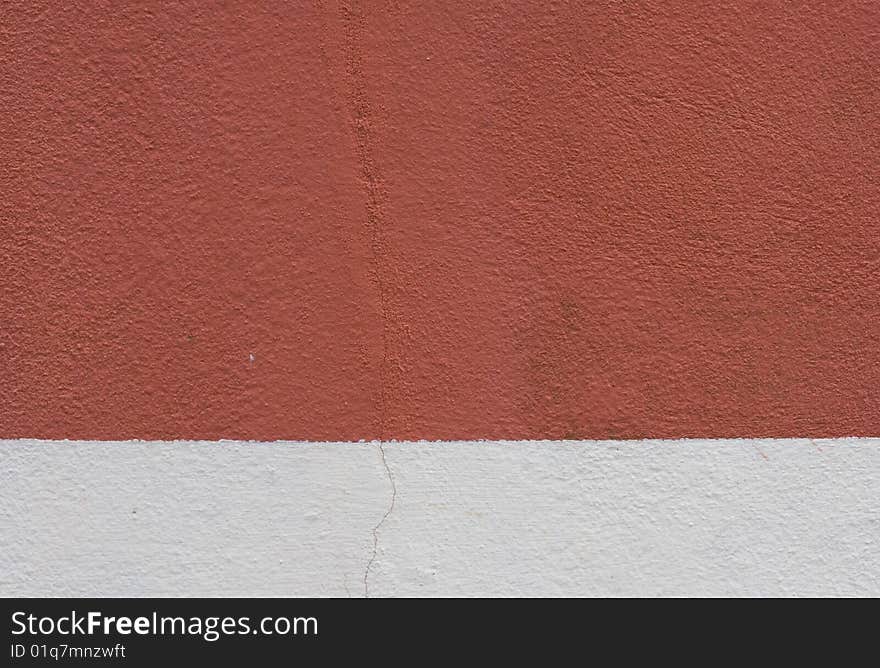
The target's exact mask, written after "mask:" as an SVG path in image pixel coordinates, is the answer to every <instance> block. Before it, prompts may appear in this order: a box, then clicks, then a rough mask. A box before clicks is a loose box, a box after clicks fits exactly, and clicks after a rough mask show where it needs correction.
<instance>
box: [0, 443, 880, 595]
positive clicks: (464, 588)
mask: <svg viewBox="0 0 880 668" xmlns="http://www.w3.org/2000/svg"><path fill="white" fill-rule="evenodd" d="M382 447H383V448H384V452H385V463H387V468H386V466H385V464H384V463H383V459H382V457H381V452H380V448H379V445H378V444H377V443H339V444H307V443H274V444H258V443H234V442H221V443H158V442H156V443H142V442H131V443H81V442H61V443H58V442H54V443H52V442H38V441H17V442H0V537H2V549H0V594H6V595H24V594H29V595H48V594H55V595H104V596H107V595H122V596H136V595H148V594H169V595H209V596H210V595H232V594H242V595H261V594H262V595H269V596H285V595H317V596H348V595H351V596H363V595H364V593H365V575H367V571H368V570H369V573H368V582H367V583H366V584H367V586H368V593H369V595H370V596H386V595H414V596H419V595H550V596H555V595H875V596H876V595H880V440H877V439H873V440H871V439H839V440H733V441H701V440H689V441H638V442H633V441H628V442H627V441H623V442H509V443H504V442H480V443H474V442H469V443H468V442H458V443H386V444H384V445H383V446H382ZM389 474H390V476H391V478H389ZM392 480H393V487H392ZM392 490H395V491H394V493H393V492H392ZM392 498H393V507H392ZM374 539H375V543H374Z"/></svg>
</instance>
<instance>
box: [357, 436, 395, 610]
mask: <svg viewBox="0 0 880 668" xmlns="http://www.w3.org/2000/svg"><path fill="white" fill-rule="evenodd" d="M378 446H379V447H378V450H379V456H380V457H381V459H382V466H383V467H384V468H385V475H387V476H388V482H389V483H391V502H390V503H389V504H388V509H387V510H386V511H385V514H384V515H382V519H380V520H379V523H378V524H376V526H374V527H373V552H372V553H371V554H370V559H369V561H367V567H366V569H364V598H369V597H370V569H371V568H372V567H373V562H374V561H376V555H377V554H378V553H379V529H381V528H382V525H383V524H385V521H386V520H387V519H388V517H389V516H390V515H391V512H392V511H393V510H394V503H395V502H396V501H397V484H396V483H395V482H394V474H393V473H392V472H391V467H390V466H388V458H387V457H386V456H385V445H384V444H383V443H382V441H379V443H378Z"/></svg>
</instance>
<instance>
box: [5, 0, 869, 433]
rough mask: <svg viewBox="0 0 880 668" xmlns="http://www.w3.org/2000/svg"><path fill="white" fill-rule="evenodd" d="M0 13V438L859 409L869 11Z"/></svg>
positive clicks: (685, 5)
mask: <svg viewBox="0 0 880 668" xmlns="http://www.w3.org/2000/svg"><path fill="white" fill-rule="evenodd" d="M17 4H18V5H19V6H12V5H10V4H7V5H5V6H4V7H3V8H2V10H0V13H2V21H0V25H2V36H3V37H2V44H3V46H2V50H0V81H2V85H0V95H2V98H0V105H2V108H0V135H2V137H3V153H4V159H3V161H2V163H0V193H2V205H0V216H2V217H0V281H2V283H0V437H51V438H96V439H97V438H101V439H117V438H118V439H126V438H219V437H228V438H253V439H280V438H285V439H346V440H347V439H360V438H365V439H367V438H376V437H384V438H444V439H448V438H503V437H509V438H563V437H565V438H605V437H612V438H624V437H655V436H656V437H660V436H663V437H676V436H703V437H709V436H794V435H797V436H842V435H877V434H880V389H878V388H880V289H878V285H880V188H878V186H880V174H878V167H880V117H878V116H880V111H878V110H880V49H878V44H880V3H874V2H834V3H827V5H826V3H815V2H810V3H798V2H793V3H781V2H779V3H776V2H773V3H754V4H750V3H745V2H731V3H722V2H699V3H698V2H690V1H688V2H678V3H666V2H641V3H629V2H626V3H624V2H600V3H585V2H566V3H562V2H546V1H540V2H537V1H536V2H496V3H490V2H473V1H469V2H428V3H411V4H412V6H411V7H407V6H406V5H407V4H410V3H384V2H383V3H379V2H376V3H374V2H369V3H361V4H359V5H356V6H354V7H346V6H344V5H342V4H338V3H335V2H316V3H307V2H304V3H296V4H295V5H288V4H287V3H279V2H264V3H258V2H233V3H225V6H226V9H224V8H223V6H224V5H221V4H213V3H211V4H209V3H202V2H179V3H170V4H167V5H166V4H164V3H163V4H162V5H161V6H160V5H155V6H153V5H152V4H151V3H140V2H138V3H134V2H131V3H127V2H112V3H111V2H104V3H96V2H70V3H44V4H43V5H40V4H38V3H17ZM147 5H149V6H147ZM251 356H252V357H251Z"/></svg>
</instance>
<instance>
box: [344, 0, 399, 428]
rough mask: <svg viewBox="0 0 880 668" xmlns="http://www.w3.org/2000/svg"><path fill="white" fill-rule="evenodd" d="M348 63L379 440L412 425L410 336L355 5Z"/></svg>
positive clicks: (348, 29)
mask: <svg viewBox="0 0 880 668" xmlns="http://www.w3.org/2000/svg"><path fill="white" fill-rule="evenodd" d="M341 12H342V22H343V26H344V30H343V33H344V45H343V49H344V57H345V74H346V85H347V88H348V104H349V106H350V108H351V113H352V115H353V123H354V139H355V150H356V152H357V159H358V164H359V166H360V171H361V176H362V178H363V181H364V185H365V190H366V196H367V197H366V198H367V203H366V208H367V211H366V214H367V221H366V229H367V232H368V237H369V244H370V254H371V265H372V266H371V267H370V276H371V280H372V283H373V286H374V289H375V292H376V294H377V299H378V307H379V317H380V320H381V345H382V353H381V360H380V362H379V370H378V371H379V382H378V396H377V397H376V417H375V430H376V436H377V438H378V439H379V440H383V439H388V438H391V437H392V436H393V435H399V434H400V433H403V432H402V430H405V429H406V428H407V427H408V426H409V419H408V416H407V415H406V413H405V411H403V410H402V406H407V405H409V401H406V399H407V397H406V396H405V395H406V394H407V383H406V373H407V364H406V360H405V349H406V346H407V340H408V337H409V330H408V328H407V327H406V324H405V312H404V311H403V310H402V309H401V307H400V305H399V302H398V301H397V299H396V298H395V290H396V289H397V288H399V286H400V285H401V284H402V283H403V280H402V279H401V274H400V272H399V271H398V268H397V266H396V264H395V262H394V259H393V254H392V252H391V251H392V247H391V244H390V243H389V241H388V239H387V230H386V226H387V225H386V223H387V221H386V218H385V211H384V209H385V202H386V200H387V195H386V193H385V188H384V184H383V181H382V176H381V174H380V170H379V167H378V164H377V161H376V159H375V149H374V145H375V139H374V137H373V119H374V116H375V114H374V113H373V109H372V106H371V104H370V100H369V96H368V95H367V86H366V84H365V79H366V74H365V68H364V62H363V61H364V59H363V54H362V51H363V49H362V46H361V42H362V40H363V36H362V35H363V32H364V23H365V20H364V17H363V11H362V9H361V8H360V7H357V6H356V3H352V6H348V5H343V7H342V9H341Z"/></svg>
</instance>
